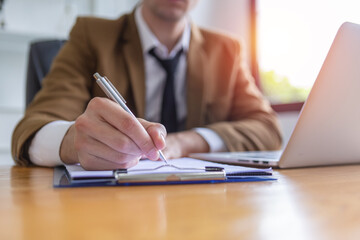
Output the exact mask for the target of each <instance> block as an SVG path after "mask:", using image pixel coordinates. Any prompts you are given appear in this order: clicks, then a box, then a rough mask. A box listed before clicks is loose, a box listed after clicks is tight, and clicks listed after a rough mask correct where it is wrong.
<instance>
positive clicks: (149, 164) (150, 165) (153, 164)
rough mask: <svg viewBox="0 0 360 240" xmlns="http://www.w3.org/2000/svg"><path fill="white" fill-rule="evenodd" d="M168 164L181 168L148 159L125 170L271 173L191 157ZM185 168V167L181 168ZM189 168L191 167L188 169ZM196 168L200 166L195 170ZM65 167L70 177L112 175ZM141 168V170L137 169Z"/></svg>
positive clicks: (111, 172) (265, 170)
mask: <svg viewBox="0 0 360 240" xmlns="http://www.w3.org/2000/svg"><path fill="white" fill-rule="evenodd" d="M168 162H169V164H170V165H174V166H176V167H179V168H182V169H177V168H174V167H170V166H164V167H161V168H158V169H156V170H154V169H155V168H157V167H160V166H163V165H165V163H164V162H163V161H150V160H141V161H140V162H139V164H137V165H136V166H135V167H132V168H129V169H128V170H127V171H128V173H129V174H138V173H141V174H147V173H148V174H151V173H155V172H156V173H180V172H203V171H204V170H202V169H204V168H205V166H209V167H222V168H224V169H225V172H226V174H227V175H228V174H239V173H264V172H269V173H271V171H272V170H271V168H268V169H257V168H249V167H242V166H234V165H227V164H221V163H214V162H208V161H202V160H198V159H193V158H178V159H171V160H168ZM183 168H186V169H183ZM189 168H191V169H189ZM196 168H201V169H199V170H197V169H196ZM66 169H67V171H68V172H69V174H70V177H71V178H101V177H106V178H107V177H112V176H113V171H86V170H84V169H83V168H82V167H81V166H80V165H66ZM137 170H141V171H137Z"/></svg>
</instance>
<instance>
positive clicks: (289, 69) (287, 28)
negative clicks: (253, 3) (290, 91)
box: [257, 0, 360, 88]
mask: <svg viewBox="0 0 360 240" xmlns="http://www.w3.org/2000/svg"><path fill="white" fill-rule="evenodd" d="M257 4H258V39H259V40H258V44H259V45H258V48H259V56H258V57H259V66H260V69H261V70H263V71H275V72H276V73H277V74H279V75H281V76H285V77H287V78H288V79H289V81H290V83H291V84H292V85H294V86H297V87H306V88H307V87H311V86H312V84H313V82H314V81H315V79H316V76H317V74H318V72H319V70H320V68H321V65H322V63H323V61H324V59H325V57H326V54H327V52H328V50H329V48H330V46H331V43H332V41H333V39H334V37H335V34H336V32H337V30H338V28H339V27H340V25H341V24H342V23H343V22H346V21H348V22H355V23H358V24H360V14H359V10H360V1H359V0H316V1H314V0H302V1H288V0H258V3H257Z"/></svg>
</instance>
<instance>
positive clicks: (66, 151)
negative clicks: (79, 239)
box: [60, 98, 166, 170]
mask: <svg viewBox="0 0 360 240" xmlns="http://www.w3.org/2000/svg"><path fill="white" fill-rule="evenodd" d="M163 136H164V137H165V136H166V130H165V128H164V126H162V125H161V124H158V123H151V122H147V121H145V120H143V119H139V121H137V120H136V119H134V118H133V117H132V116H131V115H130V114H129V113H127V112H126V111H125V110H124V109H122V108H121V106H120V105H118V104H116V103H115V102H113V101H111V100H109V99H107V98H94V99H92V100H91V101H90V103H89V104H88V106H87V109H86V110H85V112H84V113H83V114H82V115H80V116H79V117H78V118H77V120H76V121H75V124H74V125H73V126H71V127H70V129H69V131H68V132H67V133H66V135H65V137H64V139H63V142H62V144H61V147H60V157H61V160H62V161H63V162H64V163H66V164H73V163H78V162H79V163H80V164H81V166H82V167H83V168H85V169H87V170H105V169H116V168H129V167H132V166H135V165H136V164H137V163H138V161H139V159H140V158H141V157H142V156H145V157H146V158H149V159H151V160H158V159H159V153H158V150H161V149H163V148H164V147H165V141H164V137H163Z"/></svg>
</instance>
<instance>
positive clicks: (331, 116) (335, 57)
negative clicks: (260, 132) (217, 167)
mask: <svg viewBox="0 0 360 240" xmlns="http://www.w3.org/2000/svg"><path fill="white" fill-rule="evenodd" d="M191 157H193V158H199V159H203V160H209V161H215V162H221V163H229V164H238V165H247V166H257V167H269V166H270V167H279V168H296V167H310V166H324V165H340V164H354V163H360V25H358V24H354V23H349V22H346V23H343V24H342V25H341V27H340V29H339V30H338V32H337V34H336V36H335V39H334V41H333V43H332V45H331V48H330V50H329V52H328V55H327V56H326V59H325V61H324V63H323V65H322V67H321V70H320V73H319V75H318V76H317V79H316V81H315V83H314V85H313V87H312V89H311V91H310V94H309V96H308V98H307V100H306V101H305V103H304V105H303V108H302V110H301V112H300V115H299V118H298V120H297V123H296V125H295V127H294V130H293V132H292V134H291V136H290V138H289V141H288V142H287V144H286V145H285V147H284V148H283V151H270V152H263V151H258V152H230V153H196V154H191Z"/></svg>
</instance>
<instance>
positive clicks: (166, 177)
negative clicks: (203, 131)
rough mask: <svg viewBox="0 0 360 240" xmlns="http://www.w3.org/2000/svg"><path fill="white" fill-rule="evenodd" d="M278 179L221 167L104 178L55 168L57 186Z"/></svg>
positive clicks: (123, 173)
mask: <svg viewBox="0 0 360 240" xmlns="http://www.w3.org/2000/svg"><path fill="white" fill-rule="evenodd" d="M270 180H276V178H274V177H273V176H272V174H271V173H269V172H266V171H264V172H256V173H254V172H242V173H239V174H228V175H227V174H226V172H225V170H224V169H223V168H221V167H207V168H205V170H204V171H203V172H196V173H194V172H185V173H153V174H151V175H149V174H141V173H138V174H136V175H133V174H129V173H128V171H127V170H124V169H120V170H114V171H113V174H112V175H109V176H106V177H104V176H102V177H85V178H84V177H82V178H74V177H71V176H70V174H69V172H68V171H67V169H66V168H65V167H63V166H61V167H56V168H54V179H53V186H54V188H69V187H99V186H139V185H143V186H146V185H169V184H201V183H226V182H254V181H270Z"/></svg>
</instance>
